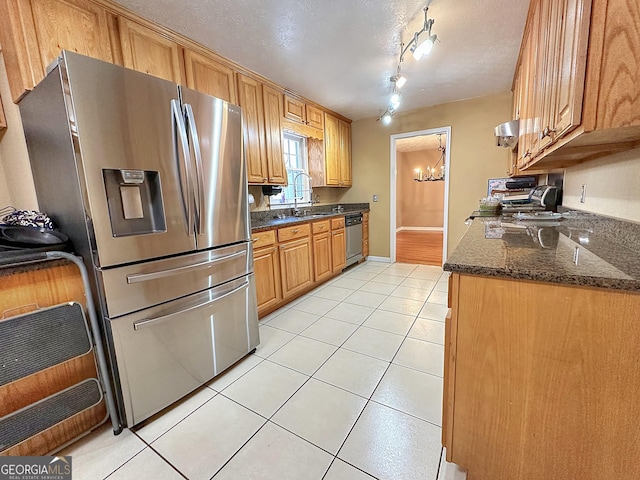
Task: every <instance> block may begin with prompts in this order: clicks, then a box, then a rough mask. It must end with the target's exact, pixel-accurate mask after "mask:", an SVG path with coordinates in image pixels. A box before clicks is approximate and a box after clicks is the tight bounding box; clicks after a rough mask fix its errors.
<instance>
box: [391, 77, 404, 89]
mask: <svg viewBox="0 0 640 480" xmlns="http://www.w3.org/2000/svg"><path fill="white" fill-rule="evenodd" d="M389 80H390V81H392V82H393V83H394V84H395V87H396V88H398V89H399V88H402V86H403V85H404V84H405V83H407V77H405V76H404V75H402V74H401V73H399V74H397V75H394V76H393V77H391V78H389Z"/></svg>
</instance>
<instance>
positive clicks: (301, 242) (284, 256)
mask: <svg viewBox="0 0 640 480" xmlns="http://www.w3.org/2000/svg"><path fill="white" fill-rule="evenodd" d="M279 248H280V275H281V279H282V297H283V298H284V299H287V298H289V297H292V296H294V295H295V294H297V293H299V292H301V291H303V290H305V289H306V288H307V287H309V286H310V285H311V284H313V268H312V263H311V262H312V258H313V257H312V254H311V237H304V238H300V239H298V240H293V241H290V242H286V243H281V244H280V246H279Z"/></svg>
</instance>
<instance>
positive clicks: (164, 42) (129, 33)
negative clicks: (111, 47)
mask: <svg viewBox="0 0 640 480" xmlns="http://www.w3.org/2000/svg"><path fill="white" fill-rule="evenodd" d="M118 27H119V29H120V43H121V46H122V60H123V62H124V66H125V67H127V68H131V69H133V70H137V71H139V72H143V73H148V74H149V75H153V76H155V77H159V78H164V79H165V80H169V81H172V82H175V83H184V81H183V74H182V59H181V52H180V48H181V47H180V46H179V45H178V44H177V43H176V42H174V41H173V40H171V39H169V38H167V37H165V36H163V35H161V34H160V33H158V32H155V31H153V30H151V29H149V28H147V27H145V26H143V25H140V24H138V23H136V22H132V21H131V20H128V19H126V18H124V17H119V18H118Z"/></svg>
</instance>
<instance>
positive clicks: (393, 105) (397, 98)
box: [389, 92, 400, 110]
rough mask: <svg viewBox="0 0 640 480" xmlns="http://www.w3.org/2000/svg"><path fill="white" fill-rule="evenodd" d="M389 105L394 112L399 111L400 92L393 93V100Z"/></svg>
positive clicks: (390, 100)
mask: <svg viewBox="0 0 640 480" xmlns="http://www.w3.org/2000/svg"><path fill="white" fill-rule="evenodd" d="M389 105H390V106H391V108H393V109H394V110H397V109H398V107H399V106H400V92H393V94H392V95H391V98H390V99H389Z"/></svg>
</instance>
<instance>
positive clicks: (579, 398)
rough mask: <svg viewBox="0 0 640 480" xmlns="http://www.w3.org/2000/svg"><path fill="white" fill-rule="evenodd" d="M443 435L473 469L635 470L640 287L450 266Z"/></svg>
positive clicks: (559, 475) (544, 473)
mask: <svg viewBox="0 0 640 480" xmlns="http://www.w3.org/2000/svg"><path fill="white" fill-rule="evenodd" d="M450 295H451V301H450V306H451V315H450V317H448V318H447V321H446V325H445V344H446V345H445V377H444V382H445V388H444V404H443V423H442V425H443V443H444V445H445V446H446V448H447V460H448V461H452V462H454V463H457V464H458V465H459V466H460V467H461V468H462V469H464V470H467V473H468V477H469V478H472V479H473V480H502V479H508V480H525V479H526V480H529V479H538V478H540V479H542V478H549V479H551V478H554V479H580V480H599V479H603V478H615V479H616V480H631V479H637V478H640V463H638V462H637V461H635V460H632V459H634V458H635V459H637V458H638V457H639V455H640V429H638V428H637V424H638V418H640V402H639V401H638V392H639V391H640V368H639V364H638V345H640V324H639V323H638V313H637V312H638V311H640V294H638V293H637V292H625V291H620V290H610V289H601V288H587V287H578V286H570V285H558V284H552V283H542V282H531V281H523V280H513V279H507V278H493V277H480V276H475V275H463V274H453V275H452V278H451V292H450Z"/></svg>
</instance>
